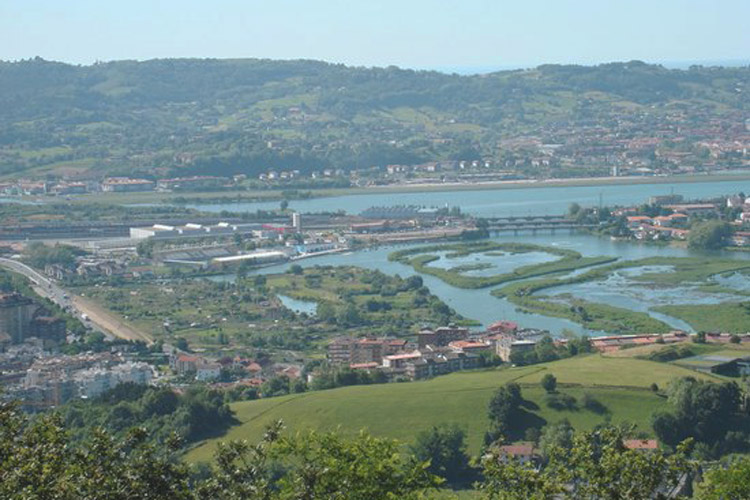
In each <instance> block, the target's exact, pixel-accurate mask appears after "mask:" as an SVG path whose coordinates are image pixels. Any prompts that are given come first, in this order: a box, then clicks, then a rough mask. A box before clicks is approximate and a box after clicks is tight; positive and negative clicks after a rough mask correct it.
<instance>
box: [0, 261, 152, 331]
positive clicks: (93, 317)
mask: <svg viewBox="0 0 750 500" xmlns="http://www.w3.org/2000/svg"><path fill="white" fill-rule="evenodd" d="M0 266H2V267H4V268H6V269H9V270H11V271H14V272H16V273H18V274H22V275H23V276H26V278H28V279H29V280H30V281H31V283H32V284H33V286H34V290H35V291H36V292H37V293H38V294H39V295H41V296H42V297H46V298H48V299H50V300H51V301H52V302H54V303H55V304H57V305H58V306H60V307H61V308H63V309H64V310H66V311H69V312H70V313H72V314H74V315H76V316H77V317H78V318H80V319H81V320H82V321H83V323H84V324H85V325H86V326H89V327H91V328H92V329H94V330H96V331H99V332H102V333H103V334H104V335H105V336H107V337H108V338H110V339H111V338H112V337H119V338H123V339H127V340H144V341H146V342H147V343H151V342H152V339H151V338H150V337H149V336H148V335H146V334H145V333H143V332H139V331H137V330H135V329H134V328H132V327H130V326H129V325H126V324H124V323H123V322H122V321H121V320H119V319H118V318H116V317H115V316H114V315H112V314H110V313H109V312H108V311H106V310H104V309H103V308H101V307H99V306H97V305H96V304H93V303H92V302H90V301H88V300H85V299H83V298H82V297H78V296H76V295H73V294H69V293H68V292H67V291H66V290H65V289H63V288H62V287H60V286H59V285H58V284H57V283H56V282H55V281H53V280H51V279H49V278H48V277H46V276H45V275H43V274H41V273H40V272H38V271H37V270H35V269H33V268H31V267H29V266H27V265H26V264H24V263H23V262H19V261H17V260H13V259H6V258H2V257H0ZM83 318H87V319H83Z"/></svg>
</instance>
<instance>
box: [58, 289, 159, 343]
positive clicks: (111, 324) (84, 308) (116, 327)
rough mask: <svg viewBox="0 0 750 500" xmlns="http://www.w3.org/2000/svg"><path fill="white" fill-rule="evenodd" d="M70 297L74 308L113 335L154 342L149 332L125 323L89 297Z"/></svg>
mask: <svg viewBox="0 0 750 500" xmlns="http://www.w3.org/2000/svg"><path fill="white" fill-rule="evenodd" d="M71 299H72V301H73V304H74V305H75V307H76V309H78V310H79V311H80V312H81V313H84V314H86V315H87V316H88V317H89V319H91V321H92V322H93V323H96V324H97V325H99V326H100V327H101V328H102V329H104V330H107V331H108V332H110V333H111V334H112V335H114V336H115V337H119V338H121V339H126V340H143V341H145V342H146V343H147V344H151V343H153V342H154V339H153V338H152V337H151V336H150V335H149V334H147V333H145V332H142V331H140V330H138V329H137V328H135V327H133V326H132V325H130V324H128V323H126V322H125V321H123V320H122V319H121V318H119V317H117V316H116V315H115V314H113V313H111V312H109V311H107V310H106V309H104V308H103V307H101V306H100V305H99V304H96V303H94V302H93V301H91V300H89V299H84V298H83V297H80V296H78V295H71Z"/></svg>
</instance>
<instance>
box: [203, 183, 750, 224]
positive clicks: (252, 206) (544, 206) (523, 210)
mask: <svg viewBox="0 0 750 500" xmlns="http://www.w3.org/2000/svg"><path fill="white" fill-rule="evenodd" d="M740 191H742V192H745V193H748V192H750V181H746V180H742V181H738V180H731V179H728V180H727V181H711V182H695V183H675V184H663V183H656V184H629V185H609V186H547V187H523V188H504V189H486V190H457V191H426V192H419V193H377V192H376V193H373V194H358V195H347V196H334V197H326V198H313V199H310V200H291V201H290V202H289V208H290V209H292V210H296V211H299V212H301V213H318V212H336V211H339V210H344V211H345V212H346V213H348V214H353V215H356V214H359V213H360V212H362V211H363V210H365V209H367V208H370V207H373V206H390V205H421V206H430V207H443V206H446V205H448V206H459V207H461V210H462V211H463V212H464V213H468V214H471V215H475V216H480V217H505V216H523V215H557V214H562V213H565V212H566V211H567V210H568V207H569V206H570V204H571V203H578V204H579V205H581V206H598V204H599V202H600V201H601V203H602V204H604V205H609V206H615V205H633V204H642V203H646V201H647V200H648V198H649V197H650V196H657V195H664V194H670V193H674V194H681V195H683V196H684V197H685V199H686V200H691V199H699V198H710V197H714V196H721V195H728V194H733V193H738V192H740ZM188 206H189V207H191V208H196V209H199V210H202V211H206V212H221V211H223V210H228V211H231V212H255V211H256V210H273V209H277V208H278V207H279V202H278V201H273V202H258V203H227V204H196V205H188Z"/></svg>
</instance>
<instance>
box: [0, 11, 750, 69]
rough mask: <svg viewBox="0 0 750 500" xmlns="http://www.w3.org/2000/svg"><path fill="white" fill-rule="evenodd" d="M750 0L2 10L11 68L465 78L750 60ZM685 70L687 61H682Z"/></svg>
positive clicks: (1, 53)
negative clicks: (192, 68)
mask: <svg viewBox="0 0 750 500" xmlns="http://www.w3.org/2000/svg"><path fill="white" fill-rule="evenodd" d="M749 18H750V2H748V1H747V0H713V1H711V2H705V1H700V0H660V1H658V2H654V1H653V0H628V1H627V2H622V1H620V2H602V1H601V0H524V1H519V0H506V1H502V2H498V1H496V0H462V1H461V2H441V3H439V4H436V3H435V2H434V1H433V0H406V1H404V0H379V1H378V2H348V1H346V0H316V1H315V2H310V1H305V0H280V1H278V2H248V1H247V0H215V1H214V2H200V1H197V0H160V1H159V2H153V1H149V0H129V1H128V2H101V1H97V0H69V1H67V2H60V1H59V0H34V1H32V2H19V1H17V0H16V1H13V0H0V60H18V59H28V58H29V57H33V56H34V55H39V56H41V57H43V58H44V59H48V60H57V61H66V62H68V63H70V64H92V63H94V62H95V61H105V60H114V61H117V60H135V61H142V60H150V59H164V58H183V57H197V58H206V57H210V58H222V59H223V58H226V59H237V58H244V57H253V58H258V57H261V58H268V59H272V60H289V59H310V60H321V61H330V62H332V63H341V64H346V65H348V66H356V67H384V66H388V65H394V66H398V67H401V68H414V69H423V68H427V69H436V70H439V71H443V72H444V71H451V70H457V71H460V72H461V73H476V72H486V71H487V70H497V69H505V68H509V69H518V68H530V67H536V66H539V65H540V64H545V63H548V64H580V65H593V64H598V63H601V62H602V61H627V60H640V61H649V62H653V61H661V62H663V63H662V64H665V65H668V66H672V65H673V64H674V65H676V66H678V67H683V66H684V65H685V64H688V65H689V63H686V61H695V62H696V63H698V62H700V61H722V62H728V61H744V60H747V59H748V54H750V30H749V29H747V19H749ZM675 62H676V63H675Z"/></svg>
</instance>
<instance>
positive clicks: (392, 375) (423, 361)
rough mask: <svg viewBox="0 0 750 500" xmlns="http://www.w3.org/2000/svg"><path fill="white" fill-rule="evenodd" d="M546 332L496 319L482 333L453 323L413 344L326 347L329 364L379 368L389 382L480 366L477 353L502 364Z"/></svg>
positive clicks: (368, 341)
mask: <svg viewBox="0 0 750 500" xmlns="http://www.w3.org/2000/svg"><path fill="white" fill-rule="evenodd" d="M543 333H544V332H540V331H538V330H519V328H518V325H517V324H516V323H514V322H511V321H498V322H496V323H494V324H493V325H490V327H489V328H488V329H487V331H485V332H471V331H470V330H469V329H468V328H465V327H460V326H456V325H448V326H441V327H438V328H435V329H431V328H423V329H422V330H420V331H419V332H418V333H417V339H416V341H407V340H405V339H399V338H390V337H383V338H369V337H365V338H353V337H339V338H337V339H334V340H333V341H332V342H330V343H329V344H328V348H327V353H328V354H327V357H328V361H329V362H330V363H331V364H333V365H337V366H348V367H349V368H351V369H352V370H366V371H373V370H380V371H382V372H384V373H385V374H386V375H387V376H388V378H389V379H396V378H399V377H403V378H408V379H410V380H419V379H424V378H429V377H434V376H436V375H442V374H445V373H451V372H454V371H459V370H468V369H472V368H477V367H479V366H480V359H479V355H480V353H482V352H490V353H493V354H495V355H497V356H498V357H500V358H501V359H502V360H503V361H510V357H511V355H512V354H513V353H515V352H517V351H522V350H526V349H533V348H534V346H535V345H536V341H535V340H532V338H538V337H541V336H542V335H543Z"/></svg>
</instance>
